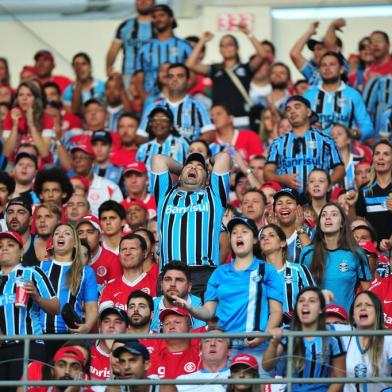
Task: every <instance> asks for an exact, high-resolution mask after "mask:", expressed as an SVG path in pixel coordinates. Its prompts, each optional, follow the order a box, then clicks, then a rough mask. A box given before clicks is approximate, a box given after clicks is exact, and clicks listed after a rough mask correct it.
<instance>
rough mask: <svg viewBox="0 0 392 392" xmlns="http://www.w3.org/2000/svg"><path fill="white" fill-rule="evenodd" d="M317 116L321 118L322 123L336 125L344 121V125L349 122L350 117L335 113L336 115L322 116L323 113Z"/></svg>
mask: <svg viewBox="0 0 392 392" xmlns="http://www.w3.org/2000/svg"><path fill="white" fill-rule="evenodd" d="M317 115H318V116H319V120H320V121H321V122H322V123H330V124H333V123H336V122H339V121H342V122H343V123H346V122H348V120H349V116H348V115H345V114H338V113H334V114H322V113H317Z"/></svg>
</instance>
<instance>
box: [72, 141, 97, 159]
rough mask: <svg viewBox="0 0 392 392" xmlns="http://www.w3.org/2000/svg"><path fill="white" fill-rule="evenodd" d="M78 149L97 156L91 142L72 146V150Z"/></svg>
mask: <svg viewBox="0 0 392 392" xmlns="http://www.w3.org/2000/svg"><path fill="white" fill-rule="evenodd" d="M77 150H80V151H83V152H85V153H86V154H89V155H91V156H92V157H95V153H94V150H93V148H92V147H91V145H90V144H77V145H75V146H73V147H71V152H74V151H77Z"/></svg>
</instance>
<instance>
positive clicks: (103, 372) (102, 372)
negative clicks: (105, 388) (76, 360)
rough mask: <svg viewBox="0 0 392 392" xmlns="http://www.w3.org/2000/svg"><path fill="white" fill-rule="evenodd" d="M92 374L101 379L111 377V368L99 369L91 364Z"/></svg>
mask: <svg viewBox="0 0 392 392" xmlns="http://www.w3.org/2000/svg"><path fill="white" fill-rule="evenodd" d="M90 375H91V376H92V378H94V376H95V377H97V378H99V379H100V380H104V379H107V378H110V370H109V369H108V368H106V367H105V368H103V369H97V368H96V367H94V366H92V365H90Z"/></svg>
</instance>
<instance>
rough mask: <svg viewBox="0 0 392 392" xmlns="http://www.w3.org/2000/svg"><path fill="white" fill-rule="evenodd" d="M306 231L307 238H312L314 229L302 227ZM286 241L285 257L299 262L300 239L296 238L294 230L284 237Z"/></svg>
mask: <svg viewBox="0 0 392 392" xmlns="http://www.w3.org/2000/svg"><path fill="white" fill-rule="evenodd" d="M304 229H305V231H306V233H307V234H308V235H309V238H310V239H311V240H312V239H313V237H314V229H311V228H310V227H309V226H305V227H304ZM286 243H287V259H288V260H292V261H293V262H294V263H299V257H300V256H301V251H302V244H301V240H300V239H299V238H298V234H297V232H296V231H294V232H293V234H292V235H291V236H290V237H289V238H287V239H286Z"/></svg>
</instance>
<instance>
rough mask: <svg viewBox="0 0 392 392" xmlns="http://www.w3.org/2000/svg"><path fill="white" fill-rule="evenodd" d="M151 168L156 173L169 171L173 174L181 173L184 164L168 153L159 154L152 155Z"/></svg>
mask: <svg viewBox="0 0 392 392" xmlns="http://www.w3.org/2000/svg"><path fill="white" fill-rule="evenodd" d="M151 169H152V171H153V172H154V173H164V172H166V171H169V172H170V173H172V174H176V175H180V174H181V171H182V165H181V164H180V163H178V162H177V161H175V160H174V159H173V158H170V157H168V156H166V155H161V154H157V155H154V156H153V157H152V161H151Z"/></svg>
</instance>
